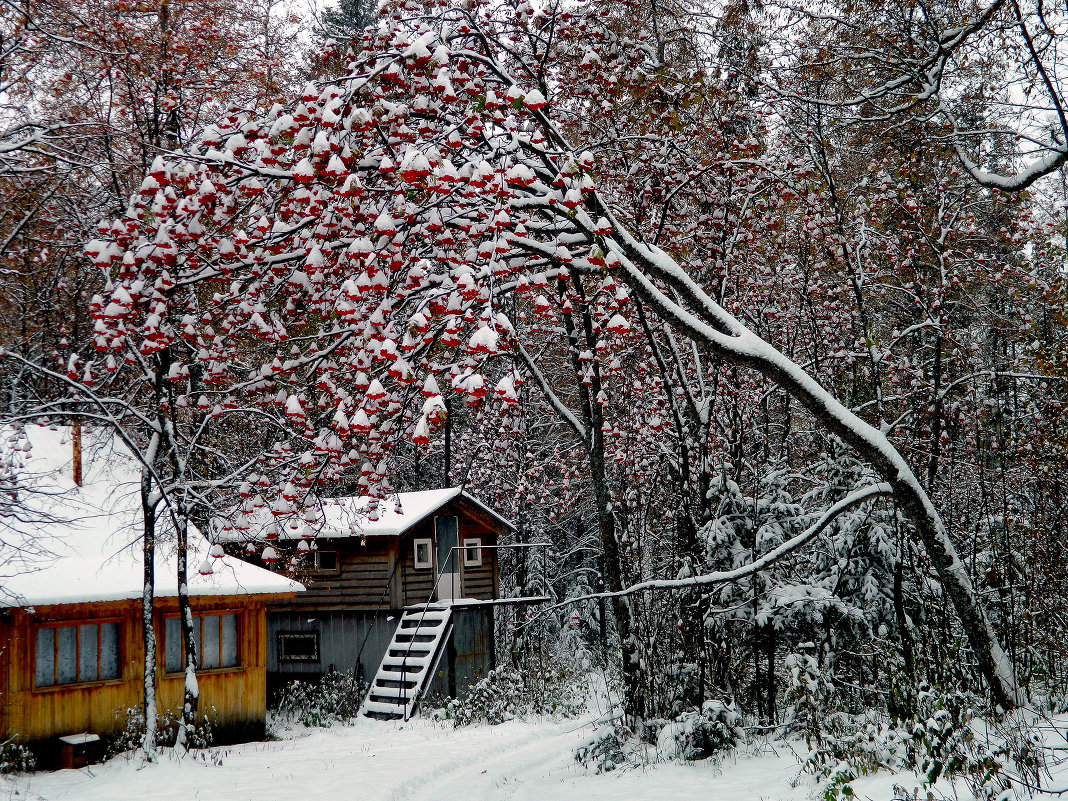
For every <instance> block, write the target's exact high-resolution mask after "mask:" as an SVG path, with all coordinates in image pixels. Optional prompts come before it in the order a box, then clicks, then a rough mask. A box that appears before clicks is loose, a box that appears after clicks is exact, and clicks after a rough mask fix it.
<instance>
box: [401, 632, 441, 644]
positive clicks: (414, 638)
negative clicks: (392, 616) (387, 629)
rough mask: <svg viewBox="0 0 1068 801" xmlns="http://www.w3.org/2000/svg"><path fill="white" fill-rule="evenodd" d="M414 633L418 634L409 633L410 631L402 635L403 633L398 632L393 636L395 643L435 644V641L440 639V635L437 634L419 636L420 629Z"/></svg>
mask: <svg viewBox="0 0 1068 801" xmlns="http://www.w3.org/2000/svg"><path fill="white" fill-rule="evenodd" d="M413 631H414V632H416V633H414V634H413V633H412V632H409V631H406V632H404V633H401V632H399V631H398V632H397V633H396V634H395V635H393V642H395V643H405V644H407V643H410V642H426V643H429V642H434V641H435V640H437V639H438V635H437V634H419V633H418V631H419V629H414V630H413Z"/></svg>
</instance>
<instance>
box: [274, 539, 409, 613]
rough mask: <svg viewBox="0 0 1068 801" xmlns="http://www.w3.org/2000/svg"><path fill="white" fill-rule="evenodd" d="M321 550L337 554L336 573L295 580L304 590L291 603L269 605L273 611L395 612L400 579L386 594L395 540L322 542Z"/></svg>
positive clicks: (394, 561) (395, 546) (395, 552)
mask: <svg viewBox="0 0 1068 801" xmlns="http://www.w3.org/2000/svg"><path fill="white" fill-rule="evenodd" d="M318 546H319V549H320V550H334V551H337V552H338V568H339V569H338V573H337V574H336V575H335V574H326V573H314V574H312V573H309V574H307V575H300V576H298V577H297V578H298V579H299V580H300V581H301V583H303V584H304V586H305V591H304V592H302V593H298V594H297V595H296V596H295V597H294V598H293V599H292V600H287V601H284V602H280V603H277V604H272V606H271V608H272V609H279V610H294V611H295V610H299V609H336V610H348V611H365V612H374V611H376V610H378V609H382V608H385V609H390V608H396V605H397V604H398V603H399V602H400V589H399V586H400V577H399V576H398V577H397V578H395V579H394V584H395V585H396V589H395V590H394V592H393V593H392V594H391V595H386V596H385V598H384V599H383V594H384V593H385V592H386V588H387V585H388V584H389V580H390V577H391V576H392V575H393V567H394V565H395V564H396V559H397V538H396V537H368V538H367V539H366V540H363V541H361V540H360V538H358V537H353V538H345V539H337V540H326V539H324V540H321V541H320V542H319V543H318Z"/></svg>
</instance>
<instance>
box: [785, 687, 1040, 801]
mask: <svg viewBox="0 0 1068 801" xmlns="http://www.w3.org/2000/svg"><path fill="white" fill-rule="evenodd" d="M974 701H975V699H974V698H972V697H971V696H969V695H967V694H965V693H960V692H950V693H944V692H940V691H937V690H933V689H931V688H928V687H923V688H921V689H920V690H919V691H918V692H917V694H916V696H915V698H914V699H913V703H912V704H911V706H912V708H913V709H914V710H915V711H914V713H913V714H911V715H910V716H908V717H907V718H905V719H901V720H891V719H889V718H886V717H883V716H880V715H879V714H878V713H875V712H868V713H866V714H865V715H861V716H855V717H854V716H850V715H846V714H845V713H841V712H839V713H836V714H835V715H834V716H832V717H831V718H829V719H828V722H833V725H827V726H824V728H823V729H822V731H821V737H820V741H819V744H818V745H817V747H816V748H815V749H814V750H813V751H812V753H811V754H810V755H809V757H808V759H807V760H806V762H805V766H804V767H805V770H806V771H808V772H810V773H813V774H815V775H817V776H819V777H821V778H822V779H824V780H825V784H824V792H823V795H824V798H825V799H827V801H833V800H834V799H838V798H842V797H851V796H852V795H853V790H852V788H851V787H850V784H849V783H850V782H851V781H853V779H855V778H857V777H858V776H862V775H865V774H870V773H874V772H875V771H878V770H883V769H885V770H891V771H902V770H911V771H913V772H914V773H915V774H916V775H917V777H918V778H919V779H920V783H921V784H922V785H923V786H925V787H929V786H931V785H933V784H935V782H937V781H938V780H939V779H948V780H961V781H963V782H964V783H965V784H966V785H967V786H968V790H969V792H970V794H971V797H974V798H977V799H985V800H987V801H993V799H1003V798H1010V797H1012V795H1013V791H1014V780H1013V779H1011V778H1010V777H1012V776H1016V777H1024V778H1025V779H1026V781H1027V782H1028V783H1030V784H1033V785H1035V786H1037V783H1038V781H1039V779H1040V776H1041V773H1042V771H1043V767H1044V766H1043V764H1042V749H1041V739H1040V737H1039V736H1038V734H1037V733H1036V731H1035V729H1034V728H1033V726H1031V725H1030V724H1028V723H1026V721H1024V720H1023V719H1022V718H1021V717H1020V715H1022V714H1024V713H1022V712H1021V713H1016V715H1015V716H1009V717H1006V718H1004V719H1002V720H1000V721H996V722H984V721H983V719H982V718H980V717H979V716H978V710H977V706H976V705H975V703H974ZM1015 789H1024V788H1023V787H1022V785H1021V786H1020V787H1018V788H1015ZM1024 795H1026V793H1024Z"/></svg>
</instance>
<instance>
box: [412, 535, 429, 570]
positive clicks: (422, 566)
mask: <svg viewBox="0 0 1068 801" xmlns="http://www.w3.org/2000/svg"><path fill="white" fill-rule="evenodd" d="M420 545H423V546H426V556H427V558H426V559H422V560H421V559H420V558H419V546H420ZM412 562H413V564H414V567H415V569H416V570H433V569H434V540H432V539H431V538H430V537H416V538H415V539H414V540H412Z"/></svg>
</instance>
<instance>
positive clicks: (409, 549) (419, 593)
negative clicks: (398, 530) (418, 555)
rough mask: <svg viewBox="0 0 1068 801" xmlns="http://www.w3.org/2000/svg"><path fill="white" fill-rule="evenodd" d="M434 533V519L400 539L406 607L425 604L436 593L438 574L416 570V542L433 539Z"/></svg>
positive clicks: (404, 602) (421, 569)
mask: <svg viewBox="0 0 1068 801" xmlns="http://www.w3.org/2000/svg"><path fill="white" fill-rule="evenodd" d="M433 531H434V518H433V517H431V518H429V519H427V520H424V521H422V522H421V523H419V525H417V526H415V527H413V528H412V529H410V530H408V531H406V532H405V533H404V535H403V536H402V537H400V538H399V541H400V550H401V559H402V560H403V561H402V563H401V573H402V584H401V586H402V593H403V597H402V602H403V605H404V606H414V605H415V604H424V603H426V601H427V599H428V598H430V596H431V594H432V593H433V592H434V584H435V578H436V576H437V573H436V572H435V570H434V569H433V568H416V566H415V540H417V539H431V538H432V537H433Z"/></svg>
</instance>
